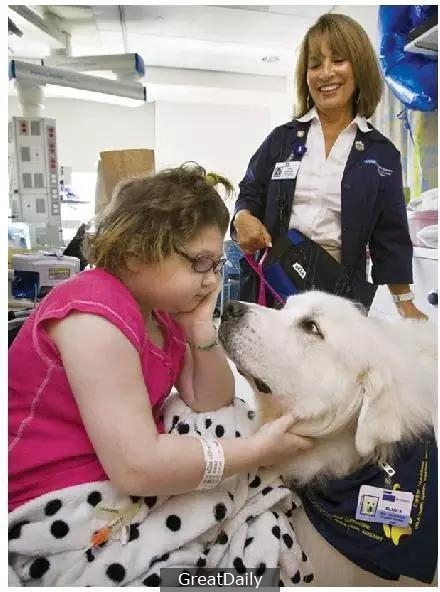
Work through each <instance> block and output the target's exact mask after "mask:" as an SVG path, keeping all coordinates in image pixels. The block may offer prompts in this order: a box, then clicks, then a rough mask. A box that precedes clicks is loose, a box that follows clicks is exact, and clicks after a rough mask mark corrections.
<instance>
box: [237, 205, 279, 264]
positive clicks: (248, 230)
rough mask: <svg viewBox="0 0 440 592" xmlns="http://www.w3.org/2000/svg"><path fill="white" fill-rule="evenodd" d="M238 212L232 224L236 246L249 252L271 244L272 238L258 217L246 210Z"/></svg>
mask: <svg viewBox="0 0 440 592" xmlns="http://www.w3.org/2000/svg"><path fill="white" fill-rule="evenodd" d="M238 214H240V215H238ZM238 214H237V218H236V219H235V220H234V226H235V230H236V231H237V243H238V246H239V247H240V249H241V250H242V251H243V252H244V253H246V254H249V253H253V252H254V251H257V250H258V249H265V248H266V247H271V246H272V238H271V236H270V234H269V233H268V232H267V230H266V227H265V226H264V224H263V223H262V222H260V220H259V219H258V218H256V217H255V216H253V215H252V214H251V213H250V212H247V211H246V212H243V211H242V212H241V213H240V212H238Z"/></svg>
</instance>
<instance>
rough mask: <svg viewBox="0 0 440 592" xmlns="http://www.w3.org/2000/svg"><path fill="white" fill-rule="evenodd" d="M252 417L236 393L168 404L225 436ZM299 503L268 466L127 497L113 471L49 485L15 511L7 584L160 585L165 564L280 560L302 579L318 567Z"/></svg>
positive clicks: (198, 428) (189, 429)
mask: <svg viewBox="0 0 440 592" xmlns="http://www.w3.org/2000/svg"><path fill="white" fill-rule="evenodd" d="M253 418H254V412H253V411H252V410H251V408H250V407H249V406H248V404H247V403H245V402H244V401H243V400H241V399H238V398H236V399H235V400H234V402H233V404H232V405H230V406H228V407H224V408H222V409H219V410H218V411H215V412H210V413H195V412H193V411H191V409H189V407H187V406H186V405H185V403H184V402H183V401H182V400H181V399H180V398H179V397H172V398H171V400H170V402H169V403H168V405H167V407H166V411H165V425H166V429H167V431H168V432H174V433H178V434H192V433H197V434H202V435H206V436H211V437H218V438H222V437H227V438H231V437H237V438H238V437H241V436H246V435H249V434H250V433H251V432H253V431H254V430H253V425H252V424H253ZM167 470H172V467H169V468H167ZM300 504H301V502H300V500H299V498H298V497H297V496H296V494H295V493H293V492H292V491H290V490H289V489H288V488H287V487H286V486H285V485H284V483H283V481H282V480H281V478H280V476H279V475H278V473H276V472H274V471H273V470H268V469H264V470H260V471H258V472H257V473H256V474H255V473H251V474H249V473H245V474H240V475H235V476H232V477H229V478H228V479H225V480H224V481H222V483H221V484H220V485H219V486H218V487H217V488H215V489H212V490H207V491H193V492H190V493H186V494H181V495H173V496H159V497H154V496H153V497H144V498H138V497H128V496H125V495H121V494H119V493H118V492H117V491H116V490H115V489H114V488H113V487H112V485H111V484H110V482H108V481H106V482H96V483H87V484H84V485H78V486H74V487H69V488H66V489H63V490H60V491H56V492H51V493H48V494H45V495H43V496H40V497H39V498H37V499H34V500H32V501H30V502H28V503H26V504H24V505H23V506H21V507H19V508H17V509H16V510H14V511H13V512H11V513H10V514H9V545H8V547H9V548H8V551H9V585H10V586H153V587H157V586H160V582H161V579H160V569H161V568H163V567H176V568H180V567H184V568H204V567H207V568H224V569H225V568H229V569H231V568H235V569H236V570H237V571H238V572H239V573H240V572H243V570H245V569H246V568H249V569H250V568H253V569H257V570H258V571H257V573H259V574H262V573H264V572H265V570H266V569H267V568H273V567H279V568H280V586H283V585H284V586H292V585H295V584H297V585H304V584H305V583H306V584H307V583H310V582H312V581H313V573H312V568H311V565H310V562H309V560H308V558H307V557H306V555H305V554H304V553H303V552H302V550H301V548H300V546H299V544H298V542H297V540H296V537H295V533H294V531H293V527H292V525H291V517H292V513H293V511H294V510H295V508H296V507H298V506H299V505H300ZM127 508H129V509H130V508H131V510H132V515H130V521H129V523H127V522H126V523H125V525H124V526H123V527H122V528H121V529H120V530H117V529H114V530H112V531H111V533H112V534H111V536H110V538H108V539H107V540H103V541H102V542H100V541H99V539H97V540H96V541H95V542H94V543H95V544H94V545H93V546H92V545H91V540H92V537H93V536H94V533H99V532H102V529H103V527H105V525H106V524H107V523H108V522H109V520H111V519H112V518H113V516H114V515H116V516H117V515H118V514H117V511H118V510H122V511H123V512H126V511H127ZM112 512H113V513H115V514H112ZM133 512H135V513H134V514H133ZM104 538H105V537H104ZM96 543H99V544H96ZM176 571H177V574H178V573H179V572H178V570H176Z"/></svg>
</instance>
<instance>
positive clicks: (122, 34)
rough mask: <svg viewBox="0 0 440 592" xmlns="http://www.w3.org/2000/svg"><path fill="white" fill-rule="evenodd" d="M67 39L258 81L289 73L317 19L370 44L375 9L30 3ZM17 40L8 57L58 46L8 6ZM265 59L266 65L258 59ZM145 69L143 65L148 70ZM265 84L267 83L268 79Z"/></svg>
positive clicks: (90, 50)
mask: <svg viewBox="0 0 440 592" xmlns="http://www.w3.org/2000/svg"><path fill="white" fill-rule="evenodd" d="M32 8H33V9H37V10H38V11H39V13H40V14H41V15H43V16H45V18H47V17H49V19H50V18H52V21H53V24H56V25H57V26H58V28H59V29H61V30H62V31H67V32H68V33H69V34H70V44H71V54H72V55H92V54H108V53H124V52H137V53H139V54H140V55H141V56H142V58H143V59H144V62H145V65H146V83H147V84H148V81H149V72H152V73H155V75H157V74H158V72H159V70H160V69H182V68H184V69H192V70H199V71H202V72H205V73H207V72H211V73H212V72H216V73H220V72H225V73H235V74H237V73H240V74H247V75H259V77H260V76H265V77H274V80H275V79H279V77H287V79H288V80H289V79H290V78H291V76H292V73H293V70H294V65H295V62H296V51H297V49H298V46H299V44H300V42H301V39H302V38H303V36H304V33H305V31H306V30H307V29H308V27H310V25H312V24H313V22H314V21H315V20H316V19H317V18H318V17H319V15H321V14H323V13H325V12H328V11H332V12H344V13H346V14H350V15H351V16H353V17H354V18H356V19H357V20H358V21H359V22H361V24H362V25H363V26H364V27H365V28H366V29H367V32H368V33H369V34H370V37H371V38H372V40H373V41H375V36H376V18H377V17H376V14H377V6H348V5H347V6H345V5H344V6H335V5H318V6H317V5H309V6H307V5H299V6H298V5H295V6H293V5H285V6H277V5H274V6H269V5H247V6H245V5H243V6H240V5H216V6H212V5H210V6H207V5H197V6H183V5H178V6H170V5H160V6H159V5H156V6H151V5H94V6H90V5H89V6H86V5H63V6H61V5H60V6H55V5H46V6H39V7H36V6H33V7H32ZM9 16H10V18H12V20H13V21H14V22H15V23H16V24H17V25H18V26H19V28H20V29H22V30H23V33H24V35H23V37H22V38H18V37H16V36H11V35H10V36H9V47H10V50H11V51H12V52H13V54H11V57H45V56H47V55H49V54H50V53H51V51H53V50H54V49H55V48H56V47H58V48H59V47H60V45H59V43H58V44H57V43H56V42H54V41H53V39H50V37H48V36H47V35H45V34H42V33H41V32H39V31H38V30H36V29H35V27H31V26H29V25H28V24H27V23H26V21H24V20H22V19H21V18H20V17H18V15H17V14H16V13H15V12H14V11H13V10H12V9H9ZM267 57H269V58H270V59H272V60H273V61H272V62H271V61H269V62H267V61H264V60H263V58H267ZM149 66H150V68H149ZM267 82H268V85H269V82H270V78H268V79H267Z"/></svg>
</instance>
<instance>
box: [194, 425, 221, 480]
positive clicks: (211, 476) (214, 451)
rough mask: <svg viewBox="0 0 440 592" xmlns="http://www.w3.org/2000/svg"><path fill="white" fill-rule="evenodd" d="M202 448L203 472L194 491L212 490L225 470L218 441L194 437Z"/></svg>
mask: <svg viewBox="0 0 440 592" xmlns="http://www.w3.org/2000/svg"><path fill="white" fill-rule="evenodd" d="M196 437H197V439H198V440H200V443H201V444H202V448H203V456H204V459H205V471H204V473H203V477H202V480H201V481H200V483H199V485H198V486H197V487H196V489H198V490H199V489H214V487H217V485H218V484H219V483H220V481H221V480H222V477H223V471H224V469H225V455H224V452H223V446H222V445H221V444H220V442H219V441H218V440H213V439H207V438H204V437H203V436H196Z"/></svg>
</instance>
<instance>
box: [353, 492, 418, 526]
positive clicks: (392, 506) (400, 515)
mask: <svg viewBox="0 0 440 592" xmlns="http://www.w3.org/2000/svg"><path fill="white" fill-rule="evenodd" d="M413 499H414V495H413V494H412V493H411V492H410V491H400V490H398V489H392V490H391V489H382V488H381V487H372V486H371V485H362V486H361V488H360V490H359V497H358V503H357V508H356V518H357V519H358V520H364V521H365V522H379V523H382V524H390V525H392V526H408V524H409V519H410V516H411V508H412V503H413Z"/></svg>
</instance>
